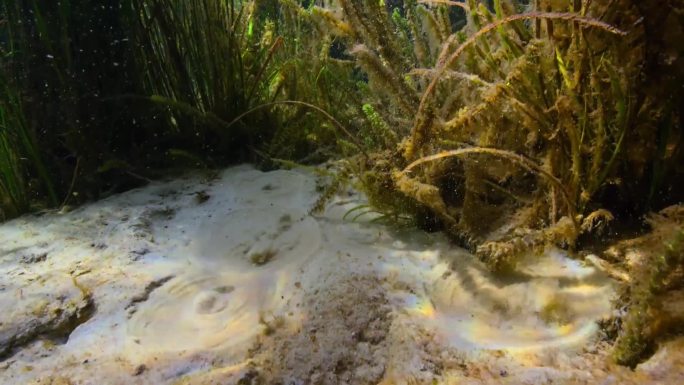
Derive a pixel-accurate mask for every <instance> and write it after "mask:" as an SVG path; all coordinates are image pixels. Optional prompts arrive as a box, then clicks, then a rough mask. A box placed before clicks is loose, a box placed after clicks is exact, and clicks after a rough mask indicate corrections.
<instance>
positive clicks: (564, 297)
mask: <svg viewBox="0 0 684 385" xmlns="http://www.w3.org/2000/svg"><path fill="white" fill-rule="evenodd" d="M316 182H317V181H316V177H315V176H313V175H312V174H311V173H308V172H305V171H273V172H268V173H262V172H259V171H256V170H254V169H253V168H251V167H250V166H239V167H235V168H231V169H228V170H226V171H224V172H223V173H222V174H221V175H220V176H218V177H217V178H215V179H203V178H202V177H189V178H185V179H180V180H174V181H169V182H163V183H154V184H151V185H150V186H147V187H145V188H141V189H137V190H134V191H130V192H128V193H125V194H120V195H117V196H114V197H111V198H109V199H105V200H102V201H99V202H96V203H93V204H91V205H87V206H84V207H82V208H79V209H77V210H75V211H73V212H70V213H67V214H57V213H50V214H46V215H44V216H41V217H36V216H26V217H23V218H20V219H17V220H14V221H11V222H7V223H5V224H2V225H0V305H2V306H3V309H4V311H3V314H2V315H0V322H1V324H0V330H3V331H8V330H13V329H11V328H15V329H16V328H17V327H20V326H21V325H25V324H26V323H27V322H29V321H30V320H31V319H34V318H36V311H35V308H36V306H38V305H36V304H37V303H38V304H39V305H40V306H42V307H41V308H40V311H43V312H45V311H46V310H44V309H46V308H47V309H50V306H52V307H54V306H61V305H60V304H62V303H63V302H64V298H65V297H64V295H62V296H61V297H60V296H56V295H55V294H54V293H58V292H59V291H60V290H61V291H63V292H73V293H75V294H73V296H76V298H78V295H79V294H78V293H81V292H82V291H83V290H84V291H83V292H86V293H89V294H90V295H91V299H92V301H93V302H94V304H95V310H94V313H93V314H92V316H90V318H87V319H82V320H80V321H79V322H80V324H79V325H78V326H77V327H76V328H75V329H74V330H68V331H67V334H68V339H61V340H55V339H54V338H52V336H45V335H42V336H38V337H36V338H33V340H32V341H31V342H30V343H28V344H24V345H22V346H17V347H16V348H15V349H14V350H13V353H12V354H11V355H10V356H9V357H6V358H5V359H4V361H0V383H2V384H28V383H36V384H38V383H40V384H50V383H52V384H167V383H192V384H208V383H221V384H224V383H237V381H238V380H240V379H242V380H243V383H260V382H259V381H261V383H294V384H307V383H322V384H323V383H326V384H327V383H330V384H334V383H349V384H366V383H379V382H383V383H387V384H390V383H392V384H394V383H433V382H437V383H476V384H490V383H511V384H519V383H530V384H536V383H542V382H544V381H547V380H553V381H556V382H554V383H588V384H589V383H599V382H600V381H607V382H605V383H625V382H626V381H634V383H645V382H644V381H646V383H647V382H649V381H650V380H652V379H653V378H654V377H653V376H651V374H649V373H656V372H658V371H659V370H661V368H662V365H659V364H657V363H656V364H654V363H650V365H651V367H650V368H651V369H649V367H648V366H645V367H644V368H645V369H644V370H642V371H641V372H639V371H637V373H636V374H634V373H630V372H629V371H627V370H624V369H621V368H615V367H614V366H611V365H609V364H607V363H606V361H605V345H604V344H601V343H599V342H597V335H598V327H597V325H596V321H597V320H599V319H602V318H605V317H608V316H609V315H610V314H611V303H610V300H611V297H612V292H613V290H612V286H611V282H610V281H609V280H608V279H607V278H606V277H604V276H602V275H601V274H599V272H597V271H596V270H595V269H594V268H593V267H589V266H585V265H583V264H582V263H580V262H577V261H573V260H571V259H568V258H567V257H566V256H564V255H563V253H562V252H560V251H557V250H549V252H548V253H547V255H545V256H530V258H529V260H528V261H527V262H526V263H524V264H523V265H522V266H521V267H520V269H519V270H520V271H519V274H516V275H515V276H511V277H506V278H495V277H492V276H491V274H489V273H488V272H487V271H486V270H485V269H484V268H483V267H482V266H481V264H480V263H479V262H478V261H477V260H476V259H475V258H474V257H473V256H471V255H469V254H468V253H466V252H465V251H463V250H460V249H457V248H454V247H452V246H450V245H449V244H448V243H447V242H446V241H445V240H444V239H443V238H442V237H441V236H438V235H428V234H424V233H421V232H420V231H417V230H406V229H405V230H400V229H393V228H389V227H386V226H383V225H380V224H376V223H371V222H370V221H369V220H370V219H372V218H373V216H372V215H364V216H362V217H361V219H363V220H365V222H363V221H362V222H358V221H357V222H351V221H350V220H343V216H344V214H345V213H346V212H347V211H348V210H349V209H351V208H354V207H356V206H358V205H360V204H363V203H364V200H363V199H362V197H361V196H359V195H358V194H357V193H355V192H353V191H346V192H343V193H341V194H340V196H338V197H336V198H335V200H334V201H333V202H332V203H331V205H330V206H329V207H328V209H327V210H326V212H325V213H324V214H322V215H320V216H316V217H313V216H311V215H308V209H309V207H310V205H312V204H313V202H314V201H315V200H316V199H317V196H318V195H317V193H316ZM200 193H201V194H200ZM204 194H206V195H208V196H209V199H208V200H207V201H203V200H202V199H199V197H200V196H202V195H204ZM43 257H44V258H43ZM65 277H66V278H65ZM74 288H77V289H79V290H76V291H75V289H74ZM58 297H60V298H58ZM60 300H61V302H60ZM36 301H38V302H36ZM7 309H13V311H8V310H7ZM44 315H45V314H44ZM48 315H49V314H48ZM670 356H671V355H670ZM654 365H655V366H654ZM659 368H660V369H659ZM658 373H660V372H658ZM649 376H650V377H649ZM675 378H677V377H675ZM618 379H619V380H618ZM60 381H61V382H60ZM611 381H619V382H611ZM671 383H672V382H671Z"/></svg>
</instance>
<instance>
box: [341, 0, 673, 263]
mask: <svg viewBox="0 0 684 385" xmlns="http://www.w3.org/2000/svg"><path fill="white" fill-rule="evenodd" d="M491 5H492V7H491V8H489V7H487V6H486V5H485V3H483V2H477V1H474V0H471V1H467V2H465V3H461V2H440V1H423V2H420V4H419V3H416V2H411V1H407V2H404V4H403V7H401V8H394V9H391V8H389V7H383V6H381V5H379V4H377V3H375V2H372V1H362V0H349V1H340V2H339V8H340V11H341V12H338V14H339V13H341V15H339V16H338V18H337V19H335V20H334V21H330V22H329V24H330V28H331V29H332V30H334V31H335V32H336V33H337V34H338V35H339V36H340V39H343V41H344V42H345V43H346V45H347V47H348V51H349V53H350V54H351V55H353V56H354V57H355V59H356V63H357V65H358V66H359V68H361V69H362V70H363V71H364V72H365V73H366V74H367V76H368V83H367V86H366V85H362V87H364V88H365V90H364V91H365V92H364V94H363V95H364V98H365V101H364V104H363V109H364V113H365V115H366V117H367V124H366V126H367V129H362V130H360V131H359V133H360V134H363V136H364V137H365V138H366V139H365V140H364V142H365V143H366V144H367V145H368V147H369V148H374V150H375V151H377V152H378V154H377V155H374V156H373V158H374V161H373V162H372V163H367V164H366V165H365V166H364V165H363V164H361V168H362V169H364V168H365V169H366V171H365V172H363V171H362V172H361V175H364V174H366V173H367V174H366V175H373V176H372V177H366V178H362V181H364V180H365V181H366V182H367V183H363V185H364V189H365V190H366V192H367V193H368V194H369V198H370V200H371V202H374V204H376V205H378V206H382V207H383V208H384V209H388V208H389V207H393V209H390V210H398V211H401V210H405V208H401V207H397V206H396V205H394V204H392V203H389V202H395V203H396V204H398V205H406V199H396V198H392V197H390V196H395V195H396V194H400V195H404V196H405V197H406V198H408V199H409V200H411V201H413V202H414V203H413V204H412V206H414V207H421V209H420V210H418V211H419V212H421V215H423V216H425V215H426V213H427V215H428V216H432V219H429V220H428V222H431V223H432V224H433V225H431V226H430V227H431V228H434V229H440V228H441V229H444V230H445V231H446V232H447V233H448V234H450V235H452V236H453V237H454V238H455V239H458V240H460V242H461V243H462V244H464V245H465V246H468V247H470V248H471V249H473V250H476V251H477V253H478V255H480V256H481V258H482V259H483V260H484V261H485V262H487V263H488V264H489V265H490V266H491V267H492V268H494V269H503V268H507V267H510V265H511V264H514V263H515V256H516V255H518V254H521V253H525V252H527V251H528V250H529V249H530V248H535V247H543V246H544V245H546V244H549V243H555V244H558V245H560V246H563V247H572V246H574V245H575V244H576V242H577V240H578V239H579V236H580V235H581V234H582V233H587V232H590V231H594V229H595V226H593V225H592V224H595V223H604V222H606V221H607V220H609V219H610V218H612V217H613V213H612V212H611V211H617V214H619V215H622V216H624V212H622V211H623V210H624V208H623V207H616V206H615V205H614V204H613V203H611V202H610V201H606V198H607V196H608V195H609V194H611V193H612V191H614V189H615V188H616V181H618V180H620V179H622V178H623V176H624V175H627V174H628V173H629V172H628V171H627V169H626V168H627V167H628V166H627V165H628V164H631V165H632V166H634V167H638V168H639V169H640V170H643V169H644V167H645V166H644V164H647V163H648V162H651V161H652V160H653V159H655V158H656V154H655V151H649V152H648V153H647V154H642V155H644V156H645V159H641V164H640V165H638V166H637V165H635V163H634V162H635V160H633V159H632V158H631V155H630V151H626V148H628V146H630V145H635V140H636V138H637V137H643V136H645V135H647V133H651V134H654V133H655V126H656V125H655V124H652V122H651V124H644V120H646V119H645V118H647V116H648V113H647V112H646V111H643V110H641V109H640V108H641V106H640V105H639V104H638V103H639V101H640V98H641V99H642V101H643V98H644V96H643V92H642V90H641V89H639V87H638V85H637V84H636V83H635V82H633V81H630V79H635V78H637V77H638V76H639V71H640V70H641V63H642V62H643V56H642V53H643V50H644V49H645V48H644V46H645V45H646V43H645V42H644V31H643V30H642V29H641V28H639V26H638V23H636V22H637V21H638V20H639V17H640V15H639V11H638V10H637V9H635V7H634V6H632V5H630V4H628V3H626V2H620V4H610V5H608V4H598V3H587V4H584V3H582V2H575V3H574V4H572V5H571V6H570V8H566V7H564V6H561V5H558V4H556V3H553V2H546V1H537V2H534V4H530V5H529V6H527V7H525V6H524V5H523V4H520V3H517V2H515V1H499V0H497V1H493V2H492V3H491ZM617 9H619V10H620V15H619V16H618V12H617V11H616V10H617ZM592 15H600V16H592ZM599 17H600V18H599ZM453 20H456V21H453ZM459 20H466V21H467V22H465V23H463V22H460V21H459ZM528 21H531V22H528ZM635 23H636V24H635ZM339 25H345V28H334V27H335V26H339ZM621 26H625V27H624V28H621ZM627 28H629V31H628V29H627ZM628 32H629V34H628ZM388 36H398V37H399V38H398V39H396V40H395V39H388ZM400 43H403V44H407V45H409V46H412V47H413V49H410V50H408V49H405V47H402V46H401V45H400ZM386 127H392V132H391V133H387V132H386V131H385V133H384V134H383V135H382V137H383V138H390V140H387V141H383V140H378V134H377V133H378V132H380V131H381V130H385V128H386ZM394 138H397V139H394ZM664 140H665V141H666V142H670V143H671V142H672V140H673V138H672V137H668V138H667V139H664ZM397 142H400V143H399V144H398V145H397ZM382 154H384V155H382ZM378 158H383V160H384V162H378V160H377V159H378ZM378 163H379V164H383V165H384V166H382V167H379V166H377V164H378ZM625 173H627V174H625ZM379 174H383V175H379ZM372 183H380V184H381V185H382V187H379V186H373V185H372ZM639 186H641V187H639V188H638V189H640V191H642V192H643V189H644V187H645V184H644V183H643V182H641V183H640V184H639ZM630 188H632V187H630ZM388 190H389V191H388ZM380 191H382V196H377V195H375V194H376V193H378V192H380ZM620 193H622V194H628V193H627V192H622V191H621V192H620ZM629 194H632V193H631V192H629ZM633 199H636V197H633ZM381 202H382V203H381ZM388 203H389V204H388ZM630 204H631V205H636V206H639V207H644V203H643V202H633V203H630ZM410 211H414V212H415V210H410Z"/></svg>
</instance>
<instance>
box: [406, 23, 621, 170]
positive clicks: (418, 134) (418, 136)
mask: <svg viewBox="0 0 684 385" xmlns="http://www.w3.org/2000/svg"><path fill="white" fill-rule="evenodd" d="M528 19H555V20H567V21H572V22H576V23H578V24H582V25H585V26H588V27H596V28H599V29H602V30H604V31H607V32H610V33H613V34H616V35H620V36H625V35H627V32H625V31H623V30H621V29H619V28H617V27H614V26H612V25H610V24H608V23H605V22H602V21H600V20H596V19H592V18H589V17H584V16H581V15H577V14H574V13H563V12H528V13H523V14H518V15H511V16H507V17H504V18H502V19H500V20H497V21H495V22H493V23H490V24H487V25H485V26H484V27H482V29H480V30H479V31H477V32H475V33H474V34H473V35H472V36H470V37H469V38H468V39H466V41H464V42H463V44H461V45H460V46H459V47H458V48H457V49H456V50H455V51H454V52H453V53H452V54H451V55H449V56H448V57H447V56H446V55H447V50H446V49H445V50H443V51H442V52H441V54H440V57H439V58H438V59H437V63H439V67H438V68H436V71H435V74H434V77H433V78H432V81H430V84H429V85H428V86H427V88H426V89H425V92H424V93H423V97H422V98H421V100H420V105H419V106H418V112H417V113H416V120H415V123H414V125H413V131H412V132H411V141H410V144H409V146H408V147H407V148H406V154H405V156H406V159H408V160H411V159H413V158H414V153H415V149H416V148H418V147H420V146H421V145H422V144H423V143H424V142H425V139H426V134H427V132H428V130H429V128H430V127H431V126H432V121H433V120H434V116H433V114H432V112H431V111H432V108H431V105H432V96H433V95H434V93H435V89H436V87H437V83H438V82H439V79H440V78H441V76H442V75H443V74H444V72H445V71H446V70H447V69H448V68H449V66H451V64H452V63H453V62H454V61H455V60H456V59H458V57H459V56H460V55H461V53H463V51H465V49H466V48H468V47H469V46H471V45H472V44H473V43H475V41H476V40H477V39H478V38H480V37H481V36H482V35H484V34H486V33H488V32H491V31H492V30H494V29H496V28H497V27H500V26H502V25H504V24H508V23H511V22H514V21H518V20H528ZM445 57H446V59H445Z"/></svg>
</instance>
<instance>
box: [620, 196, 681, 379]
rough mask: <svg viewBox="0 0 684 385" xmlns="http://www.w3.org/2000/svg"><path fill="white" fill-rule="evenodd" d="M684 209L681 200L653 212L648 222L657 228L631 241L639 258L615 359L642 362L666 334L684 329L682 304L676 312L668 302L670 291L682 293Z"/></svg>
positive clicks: (634, 271)
mask: <svg viewBox="0 0 684 385" xmlns="http://www.w3.org/2000/svg"><path fill="white" fill-rule="evenodd" d="M683 213H684V210H683V209H682V207H681V205H679V206H672V207H669V208H666V209H664V210H662V211H661V212H659V213H658V214H651V215H650V217H649V218H648V223H649V225H650V227H651V229H652V231H651V232H650V233H649V234H647V235H645V236H643V237H640V238H638V239H636V240H631V242H630V248H632V249H633V250H636V252H637V254H638V255H639V260H637V261H632V262H631V264H632V268H631V269H630V270H631V271H630V277H631V278H630V284H629V286H628V287H627V290H628V296H627V298H628V300H627V303H626V304H625V307H626V309H627V310H626V313H625V314H624V315H623V316H622V317H621V323H622V327H621V330H620V333H619V336H618V338H617V341H616V343H615V346H614V348H613V358H614V360H615V361H616V362H617V363H619V364H622V365H628V366H631V367H634V366H636V365H637V364H638V363H639V362H640V361H642V360H643V359H644V358H647V357H648V355H649V354H650V353H652V352H653V351H654V347H655V344H656V343H657V342H658V340H660V339H662V338H663V336H664V335H665V334H666V333H668V332H673V331H674V332H677V331H678V332H681V331H682V330H681V327H680V326H679V324H680V322H681V320H682V319H681V317H682V314H681V309H675V310H676V312H675V313H676V314H672V313H671V311H668V310H667V308H668V307H670V308H671V307H672V306H673V305H669V304H668V303H667V302H668V301H669V298H670V297H669V296H668V292H672V293H674V294H675V298H676V296H677V290H681V282H680V279H681V274H682V272H683V271H684V215H682V214H683ZM672 290H675V291H672ZM673 303H675V304H676V303H678V302H677V301H676V300H675V301H673ZM674 306H676V305H674Z"/></svg>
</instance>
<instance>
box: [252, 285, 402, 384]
mask: <svg viewBox="0 0 684 385" xmlns="http://www.w3.org/2000/svg"><path fill="white" fill-rule="evenodd" d="M304 304H305V309H304V313H305V320H304V323H303V324H302V325H301V327H300V328H299V329H298V330H296V332H294V333H290V332H289V331H287V330H285V329H279V330H276V331H275V332H274V333H273V334H272V335H270V336H267V337H264V338H262V341H260V343H259V345H258V346H257V347H256V349H255V352H254V353H255V358H254V362H255V363H256V365H254V366H253V368H252V370H251V371H250V372H248V373H249V375H250V377H251V378H252V380H253V378H255V377H257V375H256V374H255V373H257V372H258V373H259V374H258V378H259V380H260V381H263V383H306V384H321V383H326V384H327V383H345V384H373V383H378V382H379V381H380V380H381V379H382V378H383V376H384V373H385V368H386V362H387V355H388V343H387V335H388V332H389V329H390V325H391V323H392V316H391V313H390V310H391V307H390V305H389V302H388V299H387V298H386V296H385V293H384V290H383V288H382V287H381V284H380V281H379V280H378V279H377V278H375V277H371V276H353V277H344V278H340V279H337V280H335V281H332V282H326V287H325V288H322V289H319V290H314V291H312V292H310V293H307V294H306V295H305V296H304ZM247 383H249V382H247Z"/></svg>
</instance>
